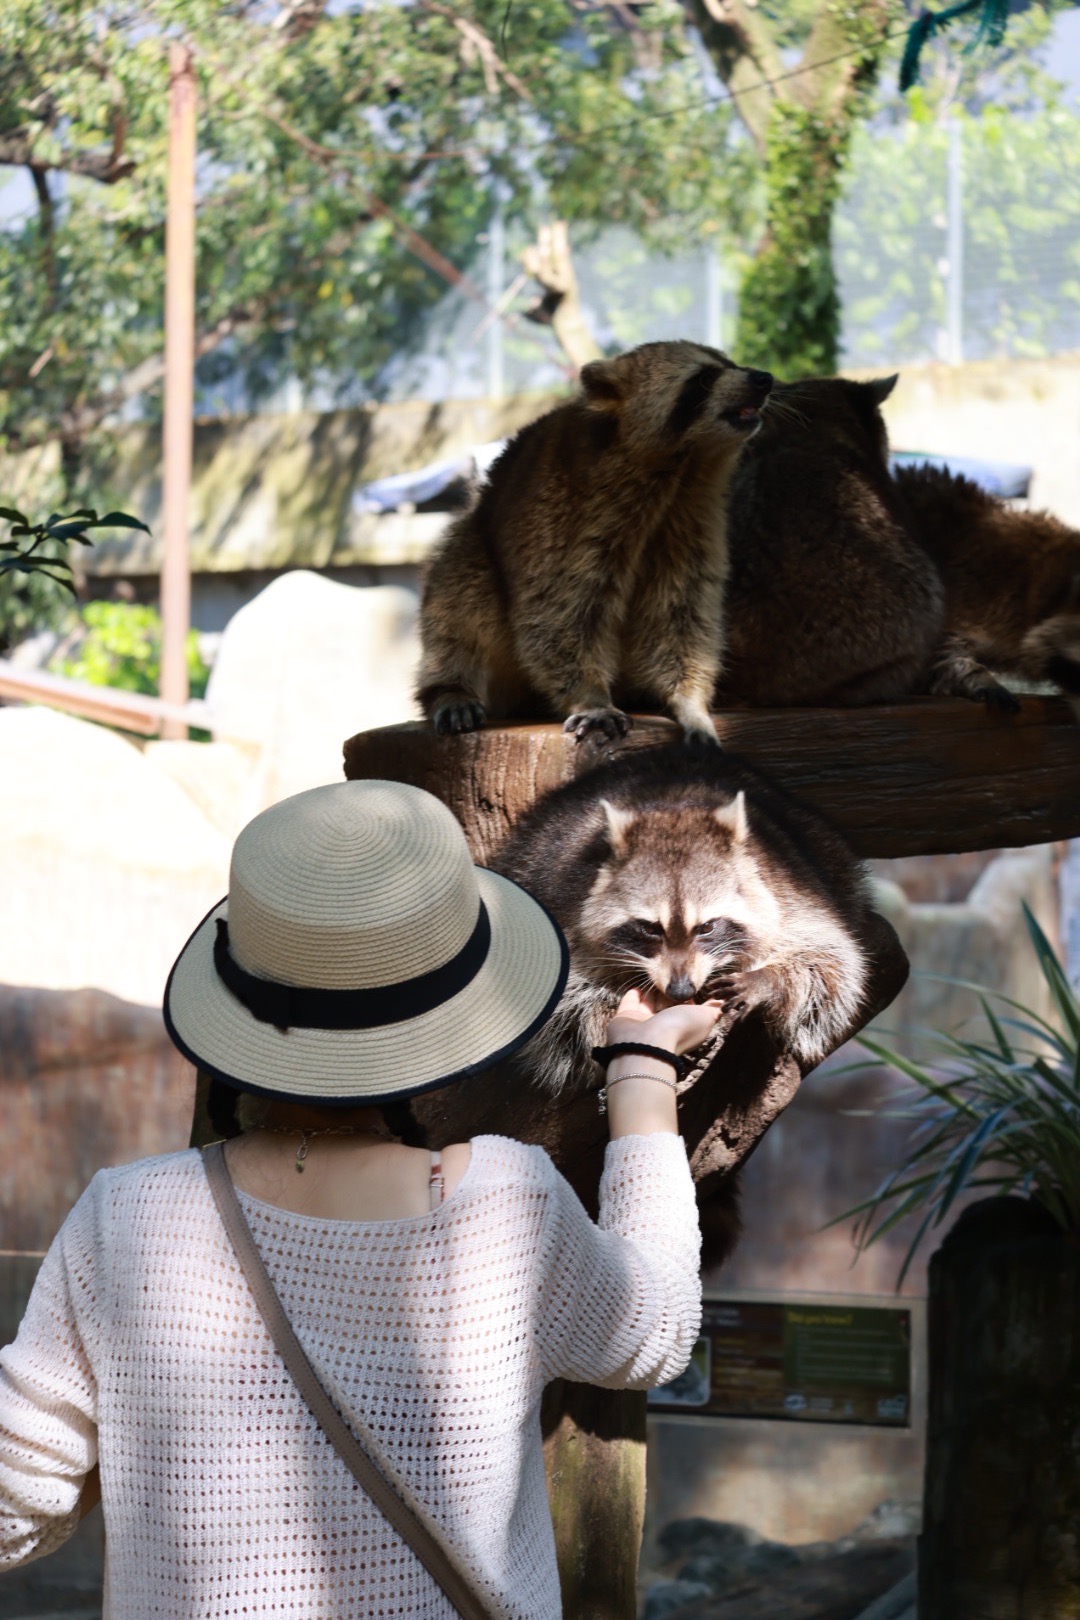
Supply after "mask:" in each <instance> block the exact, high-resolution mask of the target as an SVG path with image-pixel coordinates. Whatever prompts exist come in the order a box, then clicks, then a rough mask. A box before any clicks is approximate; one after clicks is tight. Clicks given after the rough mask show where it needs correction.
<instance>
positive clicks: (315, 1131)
mask: <svg viewBox="0 0 1080 1620" xmlns="http://www.w3.org/2000/svg"><path fill="white" fill-rule="evenodd" d="M259 1130H261V1131H268V1132H269V1133H270V1134H271V1135H272V1136H299V1138H300V1146H299V1147H298V1148H297V1150H296V1173H297V1175H303V1173H304V1165H305V1163H306V1162H307V1156H308V1143H309V1142H310V1141H311V1139H312V1137H315V1136H373V1137H374V1138H375V1140H376V1141H377V1142H392V1141H393V1140H394V1138H393V1137H392V1136H390V1134H389V1133H385V1134H384V1133H383V1132H382V1131H373V1130H371V1129H369V1127H368V1126H366V1125H324V1126H319V1127H317V1128H312V1129H310V1130H307V1129H305V1128H304V1127H303V1126H302V1125H260V1126H259Z"/></svg>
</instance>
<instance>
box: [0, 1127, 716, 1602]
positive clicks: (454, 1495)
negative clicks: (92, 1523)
mask: <svg viewBox="0 0 1080 1620" xmlns="http://www.w3.org/2000/svg"><path fill="white" fill-rule="evenodd" d="M240 1198H241V1203H242V1205H243V1208H244V1213H245V1215H246V1216H247V1218H248V1221H249V1223H250V1225H251V1228H252V1231H253V1233H254V1236H255V1240H256V1242H257V1244H258V1247H259V1250H260V1252H261V1254H262V1256H263V1258H264V1260H265V1261H266V1264H267V1267H268V1269H269V1271H270V1275H271V1277H272V1279H273V1282H274V1285H275V1287H276V1288H277V1290H278V1293H279V1294H280V1296H281V1299H282V1302H283V1304H284V1306H285V1309H286V1311H287V1313H288V1315H289V1317H290V1319H291V1321H292V1323H293V1326H294V1328H295V1329H296V1332H297V1335H298V1337H299V1338H300V1340H301V1341H302V1343H303V1345H304V1349H305V1350H306V1351H307V1353H308V1355H309V1356H310V1358H311V1360H312V1362H313V1363H314V1365H315V1367H316V1369H319V1368H325V1369H326V1370H327V1372H328V1374H329V1375H330V1377H331V1379H332V1381H333V1383H334V1385H335V1387H336V1390H337V1392H338V1394H339V1396H340V1397H341V1399H342V1401H343V1407H344V1415H345V1416H346V1418H347V1417H348V1415H349V1411H350V1409H353V1410H355V1411H356V1412H358V1413H360V1414H362V1415H363V1417H364V1418H365V1419H366V1421H367V1423H368V1424H369V1426H370V1427H371V1429H372V1430H373V1432H374V1433H375V1434H377V1436H378V1438H379V1440H380V1441H381V1443H382V1445H383V1446H384V1448H385V1450H386V1452H387V1454H388V1456H389V1458H390V1459H391V1461H392V1463H393V1464H395V1465H396V1467H397V1468H398V1470H399V1471H400V1473H401V1475H402V1476H403V1477H404V1478H405V1479H406V1480H407V1481H408V1482H409V1484H410V1485H411V1486H412V1488H413V1490H414V1491H415V1493H416V1494H417V1496H418V1497H419V1498H420V1500H421V1501H422V1502H423V1503H424V1504H425V1506H426V1507H427V1508H428V1510H429V1512H430V1513H431V1514H432V1515H433V1516H434V1518H435V1519H436V1520H437V1521H438V1523H439V1524H440V1525H441V1526H442V1528H443V1529H444V1530H445V1532H446V1534H447V1536H448V1537H449V1539H450V1540H451V1541H452V1542H453V1543H454V1545H455V1546H456V1547H457V1548H458V1550H459V1552H460V1553H461V1555H462V1557H463V1558H464V1559H465V1560H466V1561H467V1563H468V1564H469V1566H470V1567H471V1569H472V1570H473V1571H474V1573H475V1574H476V1576H477V1578H478V1580H479V1582H480V1583H481V1584H482V1586H483V1588H484V1589H485V1590H486V1591H487V1592H488V1593H489V1594H490V1597H491V1600H492V1604H493V1607H494V1608H495V1609H496V1611H497V1612H498V1611H501V1612H503V1613H504V1614H505V1615H507V1616H512V1617H514V1620H552V1617H555V1616H558V1615H560V1613H561V1608H560V1602H559V1583H558V1575H557V1571H556V1565H555V1545H554V1536H553V1533H552V1527H551V1518H550V1515H549V1512H548V1506H547V1498H546V1494H545V1488H544V1471H543V1458H542V1453H541V1443H540V1422H539V1412H540V1395H541V1391H542V1390H543V1387H544V1385H545V1384H546V1383H547V1382H549V1380H551V1379H553V1378H557V1377H565V1378H571V1379H577V1380H580V1381H585V1382H589V1383H594V1384H602V1385H605V1386H607V1387H609V1388H620V1389H622V1388H645V1387H648V1386H649V1385H652V1384H657V1383H661V1382H663V1381H665V1380H667V1379H669V1378H673V1377H674V1376H675V1375H676V1374H677V1373H678V1372H680V1371H681V1370H682V1368H683V1367H684V1366H685V1365H686V1362H687V1360H688V1358H689V1355H690V1351H691V1348H692V1346H693V1343H694V1339H695V1336H696V1334H697V1332H698V1326H699V1321H700V1311H701V1295H700V1287H699V1282H698V1248H699V1241H698V1227H697V1214H696V1208H695V1203H694V1193H693V1187H692V1184H691V1180H690V1173H689V1169H688V1166H687V1162H686V1152H685V1149H684V1147H683V1143H682V1141H681V1140H680V1138H679V1137H677V1136H673V1135H666V1134H659V1135H655V1136H630V1137H622V1138H621V1139H620V1140H618V1141H616V1142H614V1143H612V1144H610V1145H609V1147H608V1150H607V1159H606V1164H605V1170H604V1178H603V1182H602V1184H601V1195H600V1221H599V1225H598V1226H597V1225H594V1224H593V1223H592V1222H591V1221H590V1220H589V1218H588V1217H587V1215H586V1214H585V1211H584V1210H583V1208H582V1206H581V1204H580V1203H579V1201H578V1199H577V1197H576V1196H575V1194H574V1193H573V1192H572V1190H571V1189H570V1187H569V1186H568V1185H567V1183H566V1182H565V1181H564V1180H563V1178H562V1177H561V1176H560V1175H559V1174H558V1172H557V1171H556V1170H555V1168H554V1166H553V1165H552V1163H551V1160H550V1159H549V1158H548V1157H547V1155H546V1154H545V1153H544V1152H543V1151H542V1150H541V1149H539V1148H531V1147H524V1146H522V1145H521V1144H520V1143H518V1142H512V1141H509V1140H508V1139H506V1138H505V1137H499V1136H485V1137H478V1138H477V1139H476V1140H475V1141H474V1142H473V1144H472V1157H471V1161H470V1164H469V1167H468V1169H467V1171H466V1173H465V1175H464V1177H463V1178H462V1180H461V1182H460V1184H459V1185H458V1187H457V1188H456V1189H455V1191H454V1193H453V1194H452V1196H451V1197H450V1198H448V1199H447V1200H446V1202H445V1203H444V1204H443V1205H442V1206H441V1208H439V1209H437V1210H435V1211H434V1212H433V1213H431V1214H430V1215H419V1216H416V1217H414V1218H412V1219H407V1220H396V1221H365V1222H357V1221H330V1220H321V1219H318V1218H315V1217H311V1216H304V1215H293V1214H288V1213H286V1212H284V1211H282V1210H279V1209H276V1208H274V1207H273V1206H271V1205H268V1204H263V1203H260V1202H259V1201H258V1200H256V1199H253V1198H250V1197H248V1196H247V1195H246V1194H243V1193H241V1195H240ZM99 1449H100V1460H101V1478H102V1495H103V1502H104V1509H105V1526H106V1540H107V1545H108V1553H109V1556H108V1573H107V1578H106V1614H107V1615H108V1616H109V1617H110V1620H150V1617H151V1616H162V1617H166V1620H189V1617H190V1620H194V1617H196V1616H197V1617H200V1620H218V1617H224V1616H233V1615H237V1616H240V1615H243V1616H248V1617H263V1616H265V1617H268V1620H269V1617H271V1616H273V1617H276V1620H338V1617H340V1620H358V1617H361V1616H363V1617H365V1620H452V1617H453V1615H454V1611H453V1610H452V1609H451V1607H450V1605H449V1603H448V1602H447V1601H446V1599H445V1598H444V1597H443V1596H442V1594H441V1592H440V1591H439V1590H438V1588H437V1587H436V1586H435V1584H434V1583H433V1581H432V1580H431V1578H430V1576H429V1575H428V1574H427V1572H426V1571H425V1570H424V1569H423V1567H422V1566H421V1565H420V1564H419V1562H418V1561H417V1559H416V1558H415V1556H414V1555H413V1553H412V1552H411V1551H410V1550H409V1548H408V1547H406V1545H405V1544H404V1543H403V1542H402V1541H400V1539H399V1538H398V1537H397V1535H396V1534H395V1532H394V1531H392V1530H391V1529H390V1528H389V1526H388V1525H387V1524H386V1522H385V1521H384V1520H383V1519H382V1518H381V1516H380V1515H379V1513H378V1512H377V1511H376V1509H375V1508H374V1507H372V1506H371V1504H370V1503H369V1501H368V1499H367V1498H366V1497H365V1495H364V1493H363V1492H362V1491H361V1489H360V1487H359V1486H358V1485H357V1484H356V1482H355V1481H354V1480H353V1478H352V1476H351V1475H350V1474H349V1473H348V1472H347V1470H346V1469H345V1467H344V1465H343V1464H342V1463H341V1462H340V1460H339V1459H338V1457H337V1455H336V1453H335V1452H334V1451H333V1450H332V1449H331V1447H330V1445H329V1444H328V1443H327V1442H326V1441H325V1439H324V1438H323V1436H322V1435H321V1433H320V1432H319V1430H318V1429H317V1428H316V1426H315V1423H314V1420H313V1419H312V1417H311V1416H310V1414H309V1413H308V1410H307V1408H306V1406H305V1405H304V1403H303V1401H302V1400H301V1398H300V1396H299V1394H298V1393H297V1391H296V1388H295V1386H294V1385H293V1383H292V1380H291V1379H290V1377H289V1375H288V1374H287V1372H286V1371H285V1368H284V1367H283V1365H282V1364H281V1362H280V1360H279V1359H278V1356H277V1353H276V1352H275V1350H274V1348H273V1345H272V1343H271V1341H270V1338H269V1335H268V1334H267V1331H266V1329H265V1328H264V1326H263V1324H262V1320H261V1318H260V1317H259V1316H258V1315H257V1312H256V1309H255V1306H254V1304H253V1302H252V1299H251V1297H250V1294H249V1293H248V1290H247V1286H246V1284H245V1282H244V1278H243V1276H242V1274H241V1272H240V1269H239V1266H238V1264H237V1262H236V1260H235V1258H234V1256H233V1253H232V1249H231V1248H230V1246H229V1242H228V1239H227V1238H226V1236H225V1232H224V1229H223V1227H222V1226H221V1224H220V1221H219V1218H218V1215H217V1212H216V1209H215V1207H214V1204H213V1202H212V1200H211V1195H210V1191H209V1188H208V1186H207V1183H206V1179H205V1175H204V1173H203V1168H202V1164H201V1161H200V1158H199V1155H198V1154H197V1153H194V1152H188V1153H177V1154H170V1155H168V1156H166V1157H163V1158H155V1159H144V1160H142V1161H141V1162H140V1163H138V1164H133V1165H129V1166H127V1167H126V1168H124V1169H121V1170H104V1171H101V1172H100V1173H99V1174H98V1175H97V1176H95V1177H94V1180H93V1181H92V1183H91V1184H90V1186H89V1187H88V1189H87V1190H86V1192H85V1193H84V1194H83V1196H82V1198H80V1200H79V1202H78V1203H77V1204H76V1206H75V1208H74V1209H73V1210H72V1212H71V1214H70V1215H69V1216H68V1218H67V1220H66V1222H65V1223H64V1226H63V1228H62V1230H61V1231H60V1233H59V1235H58V1237H57V1239H56V1241H55V1243H54V1244H53V1245H52V1248H51V1249H50V1250H49V1253H48V1255H47V1257H46V1259H45V1261H44V1263H43V1264H42V1268H41V1272H40V1274H39V1276H38V1280H37V1283H36V1285H35V1287H34V1291H33V1294H32V1296H31V1299H30V1303H29V1306H28V1308H27V1312H26V1316H25V1319H24V1321H23V1323H22V1326H21V1328H20V1330H19V1335H18V1338H17V1339H16V1340H15V1343H14V1344H13V1345H11V1346H9V1347H8V1348H7V1349H6V1350H3V1351H0V1569H6V1568H11V1567H13V1566H14V1565H16V1564H19V1563H21V1562H24V1561H25V1560H27V1559H30V1558H34V1557H37V1556H40V1555H41V1554H43V1553H47V1552H50V1551H51V1550H52V1549H53V1548H55V1547H56V1546H58V1545H59V1544H60V1542H62V1541H63V1540H64V1539H65V1537H67V1536H68V1535H70V1533H71V1531H72V1530H73V1529H74V1527H75V1523H76V1519H77V1498H78V1494H79V1490H80V1488H81V1486H82V1483H83V1478H84V1476H85V1474H86V1472H87V1470H88V1469H89V1468H91V1467H92V1465H93V1463H94V1462H95V1460H97V1458H98V1455H99Z"/></svg>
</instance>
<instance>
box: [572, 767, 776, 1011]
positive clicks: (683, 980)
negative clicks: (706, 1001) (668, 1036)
mask: <svg viewBox="0 0 1080 1620" xmlns="http://www.w3.org/2000/svg"><path fill="white" fill-rule="evenodd" d="M603 809H604V816H605V823H606V835H607V844H608V855H607V859H606V860H605V861H604V863H603V865H602V866H601V868H600V871H599V873H598V874H597V877H596V880H595V882H594V884H593V887H592V889H591V891H590V893H589V897H588V899H587V900H586V902H585V905H584V907H583V908H582V914H581V920H580V922H579V924H578V928H577V930H576V931H575V932H576V937H575V940H574V947H575V956H576V958H577V965H578V966H579V967H580V968H581V970H582V971H583V972H584V973H585V974H586V976H587V977H588V978H590V979H592V980H593V981H594V982H596V983H599V984H603V985H605V986H606V987H607V988H608V989H610V990H612V991H613V992H615V993H618V994H621V993H623V992H624V991H626V990H629V989H631V988H636V989H638V990H640V991H642V992H643V993H645V994H647V995H648V996H649V997H650V999H651V1000H652V1001H653V1003H654V1005H661V1006H662V1005H666V1004H667V1003H669V1002H675V1001H692V1000H694V999H703V998H704V997H705V996H706V995H707V994H708V989H709V983H710V980H712V979H714V978H715V977H717V976H718V975H719V974H720V973H722V972H725V971H731V970H733V969H735V970H738V969H741V968H746V967H752V966H754V965H755V963H756V961H758V960H760V958H761V956H762V953H763V947H764V942H765V940H766V939H768V938H769V937H771V936H772V933H773V930H774V928H775V926H776V922H777V920H778V917H779V908H778V907H777V904H776V900H775V898H774V897H773V895H772V893H771V891H770V890H769V888H768V887H767V885H766V884H765V882H764V881H763V879H762V876H761V872H760V869H759V865H758V862H757V860H756V859H755V857H754V854H753V850H752V847H751V840H750V830H749V825H748V821H747V812H746V801H745V798H744V796H743V794H741V793H740V794H739V795H738V796H737V798H735V799H734V800H732V801H731V802H730V803H728V804H724V805H720V806H718V807H717V808H716V809H715V810H698V809H695V810H685V811H681V810H649V811H643V812H635V811H633V810H625V809H620V808H619V807H618V806H616V805H613V804H611V803H609V802H608V801H607V800H604V801H603Z"/></svg>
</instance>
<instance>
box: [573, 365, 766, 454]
mask: <svg viewBox="0 0 1080 1620" xmlns="http://www.w3.org/2000/svg"><path fill="white" fill-rule="evenodd" d="M581 385H582V388H583V389H584V390H585V397H586V400H587V401H588V403H589V405H590V406H591V407H592V408H593V409H594V410H599V411H607V412H611V413H612V414H614V415H615V416H617V417H618V421H619V430H620V434H621V436H622V438H623V440H624V441H625V442H626V444H627V445H628V446H635V445H636V446H638V447H640V448H641V449H642V450H643V451H644V452H646V453H649V454H652V455H660V456H664V455H670V454H671V452H672V451H677V450H679V449H680V448H689V447H691V446H693V445H694V444H711V445H715V444H717V443H722V442H727V443H728V444H730V445H732V447H734V446H735V445H736V444H741V443H742V442H743V441H744V440H746V439H748V438H750V437H751V436H752V435H753V434H754V433H756V432H757V430H758V428H759V427H760V426H761V413H762V410H763V409H764V407H765V403H766V401H767V399H768V397H769V392H770V390H771V388H772V385H773V379H772V376H771V374H770V373H769V372H767V371H750V370H748V369H747V368H746V367H745V366H737V365H736V364H735V362H734V360H732V359H730V358H729V357H728V356H727V355H726V354H723V353H721V351H720V350H719V349H710V348H708V347H706V346H705V345H704V344H700V343H686V342H673V343H643V344H642V345H641V346H640V347H639V348H637V349H631V350H629V352H628V353H626V354H621V355H619V356H617V357H616V358H615V359H614V360H594V361H592V362H591V363H590V364H589V365H587V366H583V367H582V370H581Z"/></svg>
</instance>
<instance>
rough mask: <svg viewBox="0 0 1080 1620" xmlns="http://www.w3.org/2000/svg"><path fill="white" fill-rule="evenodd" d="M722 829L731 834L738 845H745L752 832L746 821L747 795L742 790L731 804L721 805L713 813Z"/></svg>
mask: <svg viewBox="0 0 1080 1620" xmlns="http://www.w3.org/2000/svg"><path fill="white" fill-rule="evenodd" d="M713 815H714V816H715V817H716V820H717V821H718V822H719V823H720V825H721V827H724V828H726V829H727V831H728V832H730V834H731V836H732V838H733V840H734V841H735V843H736V844H745V843H746V840H747V837H748V836H749V832H750V823H749V822H748V821H747V819H746V794H745V793H743V792H742V790H741V789H740V790H739V792H738V793H736V795H735V797H734V798H733V799H732V801H731V803H730V804H721V805H718V806H717V807H716V809H715V810H714V811H713Z"/></svg>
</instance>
